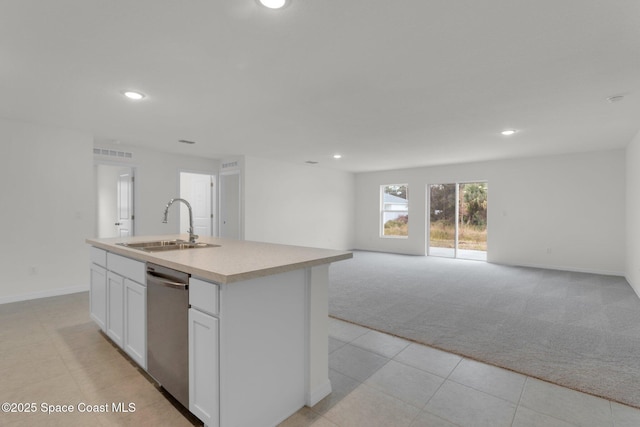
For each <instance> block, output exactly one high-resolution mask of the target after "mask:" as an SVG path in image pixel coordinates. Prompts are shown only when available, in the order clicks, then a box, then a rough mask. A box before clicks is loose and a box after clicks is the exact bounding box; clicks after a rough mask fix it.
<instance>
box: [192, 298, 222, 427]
mask: <svg viewBox="0 0 640 427" xmlns="http://www.w3.org/2000/svg"><path fill="white" fill-rule="evenodd" d="M218 322H219V321H218V319H217V318H216V317H213V316H210V315H208V314H205V313H203V312H201V311H198V310H197V309H195V308H190V309H189V410H190V411H191V412H192V413H193V414H195V415H196V416H197V417H198V418H200V419H201V420H202V421H204V423H205V425H206V426H207V427H218V426H219V425H220V410H219V407H220V406H219V405H220V396H219V392H220V388H219V387H220V386H219V384H220V381H219V375H218V366H219V351H218V327H219V325H218Z"/></svg>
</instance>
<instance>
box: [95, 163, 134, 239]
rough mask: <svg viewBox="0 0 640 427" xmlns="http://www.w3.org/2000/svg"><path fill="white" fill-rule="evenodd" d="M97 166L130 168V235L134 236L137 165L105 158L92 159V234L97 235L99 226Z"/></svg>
mask: <svg viewBox="0 0 640 427" xmlns="http://www.w3.org/2000/svg"><path fill="white" fill-rule="evenodd" d="M98 166H111V167H114V168H128V169H130V170H131V176H132V177H133V181H132V183H131V193H132V194H131V216H132V218H131V236H135V232H136V218H135V216H136V206H137V204H138V192H137V191H136V179H135V177H136V176H137V172H138V171H137V169H138V167H137V165H136V164H131V163H124V162H118V161H112V160H107V159H94V160H93V168H94V173H93V186H94V194H95V196H94V197H95V199H94V203H93V205H94V209H95V211H94V220H95V221H94V222H95V225H94V234H95V235H96V236H97V237H99V234H100V233H99V227H100V222H99V219H100V218H99V212H98V209H97V208H98V197H99V196H100V194H99V186H98V176H97V173H96V172H97V168H98Z"/></svg>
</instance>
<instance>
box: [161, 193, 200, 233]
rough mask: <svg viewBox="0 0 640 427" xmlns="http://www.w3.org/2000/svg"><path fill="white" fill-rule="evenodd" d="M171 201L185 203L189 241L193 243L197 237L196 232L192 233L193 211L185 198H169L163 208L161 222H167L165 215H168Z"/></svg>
mask: <svg viewBox="0 0 640 427" xmlns="http://www.w3.org/2000/svg"><path fill="white" fill-rule="evenodd" d="M173 202H182V203H184V204H185V205H187V209H189V230H187V231H188V233H189V243H195V242H196V239H197V238H198V237H199V236H198V235H197V234H193V212H192V211H191V205H190V204H189V202H187V201H186V200H185V199H179V198H176V199H171V200H169V203H167V206H166V207H165V208H164V219H163V220H162V222H163V223H165V224H166V223H167V216H168V215H169V207H170V206H171V205H172V204H173Z"/></svg>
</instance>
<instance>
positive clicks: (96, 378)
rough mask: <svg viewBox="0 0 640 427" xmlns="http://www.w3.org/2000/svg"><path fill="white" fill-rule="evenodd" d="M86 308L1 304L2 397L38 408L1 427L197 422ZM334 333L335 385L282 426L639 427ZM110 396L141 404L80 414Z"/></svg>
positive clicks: (610, 413)
mask: <svg viewBox="0 0 640 427" xmlns="http://www.w3.org/2000/svg"><path fill="white" fill-rule="evenodd" d="M88 304H89V302H88V294H87V293H79V294H72V295H66V296H61V297H53V298H46V299H40V300H33V301H25V302H18V303H12V304H3V305H0V402H13V403H16V404H18V403H20V404H31V403H35V404H36V408H35V409H36V410H35V412H31V413H5V412H0V425H1V426H76V425H77V426H87V425H92V426H190V425H201V423H200V422H199V420H197V419H196V418H194V417H192V416H190V415H189V414H188V413H187V412H186V411H185V410H184V408H182V407H181V406H180V405H179V404H177V403H176V402H175V401H174V400H173V399H171V398H170V397H169V396H167V395H166V394H164V393H163V392H162V391H161V390H160V389H158V388H157V387H156V386H155V385H154V384H153V382H152V381H151V380H150V379H149V378H148V377H147V376H146V375H145V374H144V373H143V372H142V371H140V370H139V369H138V368H137V367H136V365H135V364H134V363H133V362H132V361H131V360H130V359H129V358H128V357H126V356H125V355H124V354H123V353H122V352H121V351H120V350H118V349H117V348H116V347H115V346H114V345H113V344H112V343H111V342H110V341H109V340H108V339H106V338H105V336H104V335H102V334H101V333H100V332H99V329H98V327H97V326H96V325H95V324H94V323H93V322H92V321H91V320H90V319H89V316H88ZM329 333H330V339H329V347H330V348H329V351H330V355H329V365H330V379H331V383H332V386H333V393H332V394H331V395H330V396H328V397H327V398H325V399H324V400H322V401H321V402H320V403H318V404H317V405H316V406H314V407H313V408H306V407H305V408H302V409H301V410H300V411H298V412H297V413H296V414H294V415H293V416H291V417H290V418H289V419H287V420H286V421H285V422H283V423H282V424H281V426H283V427H294V426H295V427H304V426H314V427H326V426H343V427H347V426H367V427H372V426H385V427H386V426H393V427H396V426H397V427H400V426H436V427H438V426H492V427H497V426H515V427H524V426H597V427H602V426H607V427H631V426H640V410H637V409H634V408H630V407H628V406H624V405H620V404H618V403H615V402H610V401H607V400H604V399H600V398H596V397H593V396H589V395H586V394H583V393H579V392H576V391H573V390H569V389H566V388H562V387H558V386H555V385H552V384H549V383H545V382H543V381H539V380H536V379H533V378H529V377H526V376H523V375H520V374H516V373H513V372H509V371H505V370H502V369H499V368H495V367H492V366H489V365H485V364H482V363H478V362H475V361H472V360H469V359H464V358H461V357H458V356H456V355H453V354H449V353H445V352H441V351H439V350H435V349H432V348H430V347H425V346H421V345H418V344H415V343H410V342H408V341H405V340H402V339H399V338H396V337H392V336H389V335H385V334H382V333H379V332H376V331H371V330H369V329H366V328H362V327H360V326H356V325H352V324H349V323H346V322H342V321H339V320H336V319H330V330H329ZM113 403H116V404H118V403H123V404H125V405H128V404H129V403H133V404H134V405H135V411H130V412H126V413H124V412H121V413H115V412H112V411H111V412H108V413H99V412H98V413H96V412H82V413H80V412H78V410H77V409H78V407H79V406H78V405H80V404H87V405H97V409H101V407H100V405H103V406H102V408H104V407H105V406H104V405H106V406H108V407H111V405H112V404H113ZM43 405H50V406H52V407H53V408H54V409H58V410H62V406H59V407H57V408H56V407H55V405H72V406H73V407H74V412H73V413H53V414H47V413H46V412H43V411H42V409H43ZM46 407H49V406H46ZM248 410H250V408H248ZM256 427H260V426H256Z"/></svg>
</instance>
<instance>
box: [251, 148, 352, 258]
mask: <svg viewBox="0 0 640 427" xmlns="http://www.w3.org/2000/svg"><path fill="white" fill-rule="evenodd" d="M243 179H244V203H245V205H244V214H245V215H244V231H245V239H246V240H254V241H263V242H270V243H281V244H289V245H300V246H311V247H321V248H329V249H341V250H344V249H351V248H353V243H354V224H355V217H354V211H355V205H354V196H355V192H354V190H355V188H354V183H355V181H354V175H353V174H351V173H347V172H341V171H335V170H330V169H323V168H320V167H317V166H308V165H297V164H293V163H285V162H278V161H273V160H265V159H258V158H253V157H245V165H244V178H243Z"/></svg>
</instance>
